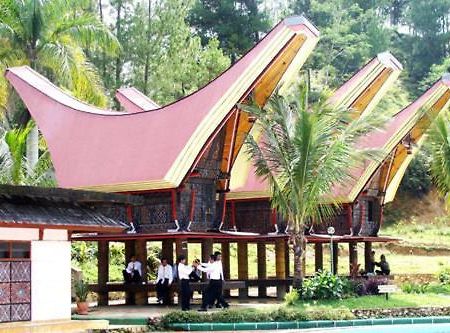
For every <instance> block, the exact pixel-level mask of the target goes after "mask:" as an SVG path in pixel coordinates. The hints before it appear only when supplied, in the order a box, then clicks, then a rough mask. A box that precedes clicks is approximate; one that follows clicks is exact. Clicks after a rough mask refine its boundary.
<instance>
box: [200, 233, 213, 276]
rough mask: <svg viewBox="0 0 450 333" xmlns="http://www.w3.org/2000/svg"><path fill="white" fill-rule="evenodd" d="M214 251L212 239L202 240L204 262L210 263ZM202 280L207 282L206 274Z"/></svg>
mask: <svg viewBox="0 0 450 333" xmlns="http://www.w3.org/2000/svg"><path fill="white" fill-rule="evenodd" d="M212 251H213V240H212V239H203V240H202V262H208V261H209V256H210V254H212ZM202 277H203V278H202V280H203V281H206V273H203V274H202Z"/></svg>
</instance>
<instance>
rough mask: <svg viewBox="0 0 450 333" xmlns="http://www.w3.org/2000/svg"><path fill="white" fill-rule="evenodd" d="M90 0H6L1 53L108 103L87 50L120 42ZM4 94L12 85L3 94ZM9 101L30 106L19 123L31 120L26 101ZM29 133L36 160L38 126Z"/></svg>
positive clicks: (0, 22) (111, 48)
mask: <svg viewBox="0 0 450 333" xmlns="http://www.w3.org/2000/svg"><path fill="white" fill-rule="evenodd" d="M88 4H89V1H88V0H7V1H3V2H2V3H1V4H0V36H1V37H0V38H1V41H2V43H0V54H2V55H3V56H4V57H5V58H6V59H8V60H9V62H11V63H21V64H27V65H29V66H31V67H32V68H33V69H35V70H37V71H38V72H40V73H42V74H44V75H46V76H47V77H50V78H52V79H53V80H54V81H56V83H57V84H59V85H61V86H63V87H65V88H67V89H68V90H70V91H72V92H73V94H74V95H75V96H76V97H78V98H80V99H82V100H85V101H87V102H90V103H93V104H97V105H100V106H104V105H105V104H106V98H105V95H104V92H103V86H102V84H101V79H100V77H99V76H98V74H97V71H96V69H95V68H94V66H93V65H92V64H91V63H90V62H89V61H88V59H87V56H86V52H85V50H95V49H96V48H102V49H103V50H105V51H107V52H110V53H115V52H116V51H117V50H118V49H119V45H118V43H117V40H116V38H115V37H114V36H113V35H112V34H111V33H110V32H109V30H108V29H107V27H106V26H105V25H103V24H102V23H101V22H100V21H99V20H98V19H97V17H96V16H95V15H92V14H90V13H88V12H87V11H86V10H85V7H86V5H88ZM1 80H5V79H4V78H3V77H2V79H1ZM0 87H2V88H3V89H5V87H7V85H6V84H5V83H4V81H3V83H0ZM5 94H7V91H6V92H5V91H3V92H2V93H0V96H1V95H5ZM8 96H11V94H9V95H8ZM8 98H9V97H8ZM4 107H5V108H6V109H7V111H8V112H9V113H13V112H16V113H17V112H18V111H19V112H20V111H22V113H23V111H25V113H23V114H24V115H25V116H23V117H19V118H16V119H19V125H21V126H24V125H25V124H26V123H27V122H28V121H29V119H30V115H29V114H28V112H26V109H25V108H23V107H22V106H21V104H20V106H18V107H17V104H16V103H8V102H7V103H6V105H5V106H4ZM10 118H11V116H10ZM28 138H29V141H28V149H27V154H28V160H29V163H30V164H31V165H33V166H34V165H35V164H36V163H37V162H38V148H37V145H38V131H37V128H35V129H32V130H31V132H30V135H28Z"/></svg>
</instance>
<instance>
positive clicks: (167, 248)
mask: <svg viewBox="0 0 450 333" xmlns="http://www.w3.org/2000/svg"><path fill="white" fill-rule="evenodd" d="M161 257H162V258H166V259H167V262H168V263H169V264H170V265H175V260H174V258H173V240H172V239H164V240H163V241H162V244H161Z"/></svg>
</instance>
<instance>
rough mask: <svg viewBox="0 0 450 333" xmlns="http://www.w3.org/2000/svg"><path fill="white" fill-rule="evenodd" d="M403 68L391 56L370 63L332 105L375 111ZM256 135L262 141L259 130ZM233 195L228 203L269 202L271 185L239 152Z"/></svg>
mask: <svg viewBox="0 0 450 333" xmlns="http://www.w3.org/2000/svg"><path fill="white" fill-rule="evenodd" d="M402 69H403V67H402V65H401V64H400V63H399V61H398V60H397V59H396V58H395V57H394V56H393V55H392V54H391V53H389V52H383V53H380V54H379V55H377V56H376V57H375V58H373V59H372V60H370V61H369V62H368V63H367V64H366V65H365V66H364V67H362V68H361V69H360V70H359V71H358V72H356V73H355V74H354V75H353V76H352V77H351V78H350V79H349V80H348V81H347V82H345V83H344V84H343V85H342V86H341V87H340V88H338V89H337V90H336V91H335V92H334V94H333V95H332V96H331V98H330V102H331V103H333V104H335V105H338V106H341V107H344V108H348V109H350V108H352V109H353V110H355V111H357V112H359V113H362V112H369V111H371V110H372V109H373V108H374V107H375V106H376V104H377V103H378V102H379V101H380V99H381V98H382V97H383V96H384V94H385V93H386V92H387V90H388V89H389V88H390V87H391V86H392V84H393V83H394V82H395V80H396V79H397V78H398V76H399V75H400V72H401V71H402ZM252 135H254V137H255V138H257V137H258V133H256V129H252ZM230 190H231V192H230V193H228V194H227V199H231V200H232V199H257V198H268V197H270V194H269V192H268V185H267V184H266V183H265V182H263V181H262V180H261V179H259V178H258V177H257V176H256V175H255V172H254V168H253V166H252V164H251V162H250V161H249V158H248V156H247V154H246V153H245V151H244V150H242V151H240V152H239V155H238V157H237V159H236V162H235V164H234V166H233V168H232V170H231V184H230Z"/></svg>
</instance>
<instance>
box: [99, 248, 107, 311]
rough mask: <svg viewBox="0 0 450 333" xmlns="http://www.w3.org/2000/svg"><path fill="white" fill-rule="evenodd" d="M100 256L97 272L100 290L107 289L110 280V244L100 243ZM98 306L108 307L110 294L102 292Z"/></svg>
mask: <svg viewBox="0 0 450 333" xmlns="http://www.w3.org/2000/svg"><path fill="white" fill-rule="evenodd" d="M97 246H98V255H97V260H98V262H97V270H98V271H97V272H98V281H97V283H98V285H99V287H100V290H101V289H102V288H105V289H106V283H107V282H108V280H109V242H108V241H98V242H97ZM97 295H98V305H108V292H107V291H106V292H104V291H101V292H99V293H98V294H97Z"/></svg>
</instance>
